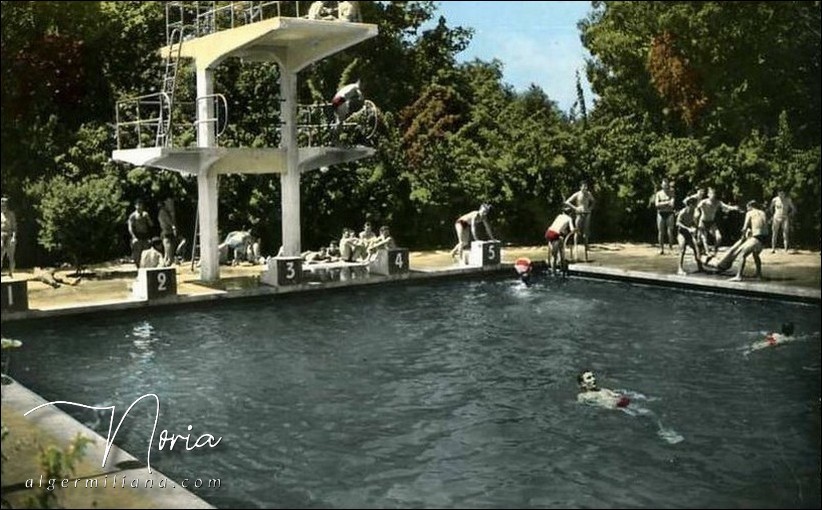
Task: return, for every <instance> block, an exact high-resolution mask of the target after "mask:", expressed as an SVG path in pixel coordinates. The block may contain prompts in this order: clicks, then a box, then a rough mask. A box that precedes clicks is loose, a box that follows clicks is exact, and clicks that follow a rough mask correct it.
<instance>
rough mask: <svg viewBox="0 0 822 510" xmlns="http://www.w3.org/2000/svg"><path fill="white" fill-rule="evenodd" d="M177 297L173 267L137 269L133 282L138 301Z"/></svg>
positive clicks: (175, 272)
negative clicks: (135, 278) (135, 279)
mask: <svg viewBox="0 0 822 510" xmlns="http://www.w3.org/2000/svg"><path fill="white" fill-rule="evenodd" d="M175 295H177V271H176V270H175V269H174V268H173V267H155V268H151V269H142V268H141V269H139V270H138V272H137V281H136V282H134V296H135V297H136V298H138V299H148V300H152V299H158V298H164V297H168V296H175Z"/></svg>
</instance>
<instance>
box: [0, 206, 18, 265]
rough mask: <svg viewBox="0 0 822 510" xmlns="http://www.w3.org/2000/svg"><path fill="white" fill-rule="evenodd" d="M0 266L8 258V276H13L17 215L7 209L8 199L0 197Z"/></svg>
mask: <svg viewBox="0 0 822 510" xmlns="http://www.w3.org/2000/svg"><path fill="white" fill-rule="evenodd" d="M0 236H1V237H0V268H2V267H3V262H5V260H6V257H8V259H9V276H10V277H12V278H13V277H14V251H15V248H16V247H17V217H16V216H15V215H14V211H12V210H11V209H9V199H8V198H7V197H2V198H0Z"/></svg>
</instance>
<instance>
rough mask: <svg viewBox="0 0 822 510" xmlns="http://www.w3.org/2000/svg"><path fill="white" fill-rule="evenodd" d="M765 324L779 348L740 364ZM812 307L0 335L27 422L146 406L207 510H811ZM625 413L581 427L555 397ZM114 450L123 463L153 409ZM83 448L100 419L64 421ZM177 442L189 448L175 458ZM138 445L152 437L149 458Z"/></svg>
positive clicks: (461, 286)
mask: <svg viewBox="0 0 822 510" xmlns="http://www.w3.org/2000/svg"><path fill="white" fill-rule="evenodd" d="M785 321H793V322H794V323H795V325H796V335H795V336H796V341H794V342H792V343H789V344H786V345H784V346H780V347H777V348H770V349H765V350H762V351H757V352H753V353H750V354H749V355H746V354H745V352H744V351H745V349H746V347H748V346H749V345H750V344H752V343H753V342H755V341H757V340H760V339H761V338H762V337H763V336H764V334H765V333H766V332H767V331H773V330H774V329H777V328H779V326H780V324H781V323H782V322H785ZM819 331H820V308H819V306H807V305H798V304H788V303H780V302H775V301H764V300H751V299H744V298H733V297H729V296H722V295H712V294H702V293H693V292H680V291H672V290H668V289H658V288H648V287H642V286H632V285H628V284H616V283H602V282H592V281H585V280H581V279H572V280H569V281H566V282H558V281H550V282H544V283H542V284H540V285H537V286H534V287H531V288H525V287H523V286H522V285H521V284H520V283H519V282H518V281H514V280H513V279H505V280H500V279H497V280H489V281H483V282H478V281H452V282H440V283H431V284H413V285H405V286H400V285H396V286H384V287H369V288H352V289H345V290H341V291H335V292H330V293H312V294H304V295H298V296H288V297H283V298H278V299H268V300H256V301H245V302H232V303H219V304H215V305H213V306H211V307H207V308H196V309H185V310H173V311H154V310H152V311H150V312H145V313H142V314H127V315H119V316H114V315H108V314H106V315H102V314H101V315H100V316H99V317H91V318H90V317H83V318H77V319H71V320H60V321H37V322H30V323H12V324H5V325H4V326H3V333H4V336H7V337H12V338H18V339H20V340H22V341H23V342H24V346H23V348H22V349H20V350H19V351H17V352H15V353H14V358H13V360H12V366H11V375H13V376H14V377H15V378H16V379H18V380H19V381H20V382H21V383H23V384H25V385H26V386H28V387H29V388H31V389H33V390H34V391H36V392H38V393H40V394H41V395H43V396H44V397H45V398H46V399H48V400H70V401H73V402H78V403H84V404H88V405H96V406H103V405H117V410H118V419H119V416H120V414H121V413H122V412H123V411H124V410H125V409H126V408H127V407H128V405H130V404H131V403H132V402H133V401H134V400H135V399H136V398H138V397H140V396H142V395H144V394H147V393H155V394H157V395H158V396H159V397H160V400H161V414H160V418H159V426H158V429H157V431H158V433H159V431H160V430H161V429H168V430H169V431H170V432H178V433H181V434H184V433H186V427H187V426H188V425H192V427H193V432H194V434H196V435H199V434H202V433H205V432H208V433H210V434H213V435H215V436H221V437H222V441H221V443H220V444H219V445H217V446H216V447H214V448H204V449H199V450H196V451H191V452H187V451H182V452H180V451H178V450H177V449H175V451H174V452H171V453H169V452H168V451H167V450H164V451H158V450H157V448H156V444H155V448H153V450H152V457H151V462H152V466H153V467H155V468H157V469H159V470H161V471H162V472H164V473H165V474H167V475H168V476H170V477H172V478H174V479H176V480H182V479H183V478H189V479H197V478H200V479H204V480H208V479H216V478H219V479H220V480H221V487H220V488H219V489H211V490H206V489H201V490H195V491H194V492H195V493H196V494H198V495H200V496H201V497H203V498H205V499H206V500H207V501H209V502H210V503H212V504H214V505H216V506H219V507H242V506H260V507H263V506H269V507H270V506H274V507H345V508H353V507H361V506H362V507H472V508H490V507H569V506H570V507H603V506H605V507H626V506H627V507H654V508H657V507H659V506H661V507H666V508H670V507H745V508H749V507H765V508H781V507H784V506H788V507H805V508H812V507H813V508H818V507H819V505H820V481H819V480H820V479H819V462H820V427H819V423H820V414H819V403H820V337H819ZM586 367H589V368H591V369H593V370H595V371H596V372H597V375H598V379H599V382H600V384H601V385H602V386H605V387H609V388H614V389H622V390H626V391H630V392H632V393H631V394H632V395H633V396H634V400H633V403H632V405H631V406H630V407H629V409H628V410H627V412H623V411H619V410H606V409H601V408H595V407H588V406H584V405H580V404H578V403H577V402H576V393H577V390H576V381H575V377H576V374H577V373H578V372H579V370H581V369H583V368H586ZM150 407H151V406H149V405H139V404H138V406H136V407H135V409H134V410H133V411H132V413H131V414H129V417H128V418H127V419H126V421H125V424H124V429H126V430H122V431H121V432H120V434H119V435H118V436H117V441H116V442H117V443H118V444H120V445H121V446H122V447H124V448H126V449H127V450H129V451H130V452H131V453H133V454H135V455H136V456H137V457H139V458H140V459H142V460H145V456H146V448H147V441H148V437H149V435H150V432H151V427H152V425H153V409H150ZM65 409H66V410H67V411H69V412H70V413H71V414H72V415H74V416H76V417H77V418H78V419H80V420H81V421H83V422H84V423H86V424H88V425H90V426H93V427H94V428H95V429H96V430H98V431H99V432H101V433H102V434H103V435H105V434H106V431H107V428H108V418H105V421H101V416H100V415H97V414H95V413H93V412H90V411H83V410H78V409H72V408H69V407H65ZM194 437H196V436H193V437H192V443H193V439H194ZM155 443H156V438H155Z"/></svg>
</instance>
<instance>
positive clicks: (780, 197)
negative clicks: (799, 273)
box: [769, 190, 796, 253]
mask: <svg viewBox="0 0 822 510" xmlns="http://www.w3.org/2000/svg"><path fill="white" fill-rule="evenodd" d="M769 209H770V213H771V216H772V217H773V220H772V223H771V230H772V233H771V234H772V235H771V253H776V238H777V237H779V232H782V243H783V244H784V246H785V253H787V252H788V238H789V236H790V232H791V218H792V217H793V215H794V214H796V207H795V206H794V205H793V201H792V200H791V198H790V197H789V196H788V195H786V194H785V192H784V191H783V190H779V192H778V193H777V195H776V196H775V197H773V200H771V206H770V208H769Z"/></svg>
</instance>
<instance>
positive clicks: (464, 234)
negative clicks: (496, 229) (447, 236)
mask: <svg viewBox="0 0 822 510" xmlns="http://www.w3.org/2000/svg"><path fill="white" fill-rule="evenodd" d="M490 212H491V206H490V205H488V204H482V205H481V206H480V207H479V209H477V210H476V211H471V212H469V213H465V214H463V215H462V216H460V217H459V218H457V221H456V222H455V223H454V230H456V232H457V244H456V246H454V248H453V249H452V250H451V257H456V258H457V260H459V261H460V262H463V252H464V251H465V250H466V249H468V248H470V247H471V239H472V238H473V239H479V238H480V237H479V235H478V234H477V223H482V225H483V226H484V227H485V233H486V234H488V239H494V233H493V232H492V231H491V225H490V224H489V223H488V214H489V213H490Z"/></svg>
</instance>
